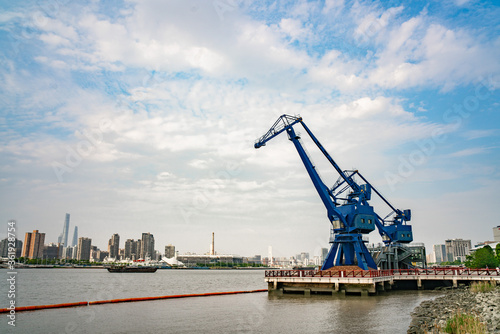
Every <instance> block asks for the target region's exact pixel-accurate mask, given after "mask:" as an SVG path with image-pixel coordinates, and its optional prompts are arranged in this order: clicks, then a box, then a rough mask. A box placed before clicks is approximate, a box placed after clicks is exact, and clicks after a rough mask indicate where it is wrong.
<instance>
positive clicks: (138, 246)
mask: <svg viewBox="0 0 500 334" xmlns="http://www.w3.org/2000/svg"><path fill="white" fill-rule="evenodd" d="M16 223H17V222H16ZM498 230H500V226H494V227H492V233H491V238H489V239H487V240H483V241H478V242H474V243H472V242H471V240H467V239H463V238H452V239H450V238H447V239H443V240H441V241H440V242H439V243H437V244H433V245H425V248H426V253H427V257H428V260H429V261H430V260H431V259H434V260H432V261H430V262H429V263H434V262H442V261H454V260H455V259H456V258H457V257H458V258H460V259H461V260H462V262H463V261H465V257H466V255H468V254H469V251H470V250H471V249H472V248H474V247H475V245H478V246H479V247H482V246H484V245H486V244H489V243H492V244H496V243H498V242H500V233H498ZM35 232H36V233H37V234H38V232H39V231H38V230H35V231H33V233H35ZM31 234H32V233H31V232H26V234H25V235H26V236H25V239H24V240H31ZM28 235H29V236H28ZM40 235H42V240H43V241H42V244H41V246H50V245H57V244H55V243H53V242H46V243H45V241H46V240H45V233H43V232H42V233H40ZM79 239H85V240H90V241H91V240H92V238H88V237H80V238H79ZM120 239H121V238H120V234H119V233H114V234H113V235H112V236H111V238H110V239H109V240H108V244H107V248H106V247H104V248H102V247H99V246H98V245H95V244H93V243H89V244H88V247H87V248H89V251H90V247H91V246H92V247H95V248H96V249H97V250H100V251H105V249H107V252H106V253H107V254H108V255H107V256H108V257H109V258H111V259H114V258H117V256H114V255H117V254H123V259H139V258H142V259H144V258H146V257H151V256H150V254H156V253H159V254H161V256H166V255H167V253H168V252H170V255H171V254H173V253H174V254H175V252H177V253H179V251H176V246H175V244H172V243H169V244H165V245H164V246H158V247H157V248H156V249H155V244H156V245H158V243H156V242H155V240H154V236H153V234H152V233H149V232H143V233H142V234H141V238H138V239H137V240H134V239H130V238H127V239H126V240H124V241H123V242H122V243H123V247H121V248H120ZM17 240H19V241H21V239H19V238H18V239H17ZM122 240H123V239H122ZM144 240H146V242H144ZM147 240H152V245H151V241H147ZM412 244H413V243H412ZM412 244H410V245H412ZM414 244H415V245H417V244H419V243H414ZM27 245H28V246H27V248H28V252H29V249H30V247H31V246H30V242H28V243H27ZM452 245H453V246H452ZM62 246H63V245H62V244H61V247H62ZM368 246H369V247H371V246H376V244H374V243H372V244H368ZM445 246H446V247H445ZM163 247H164V248H163ZM441 247H442V249H441ZM450 247H454V250H453V251H451V250H449V248H450ZM25 248H26V246H24V243H23V244H22V254H23V255H24V253H25V251H26V250H25ZM70 248H73V249H74V246H71V247H70ZM146 249H149V251H147V250H146ZM163 249H164V250H165V253H163V252H162V250H163ZM167 249H170V251H167ZM270 249H271V246H269V249H268V252H271V250H270ZM42 250H43V247H42V248H40V251H39V252H41V251H42ZM76 250H77V251H79V250H78V247H77V248H76ZM328 250H329V247H323V248H320V249H319V250H318V249H314V251H313V252H310V251H307V250H305V249H301V250H300V251H299V250H298V251H297V252H299V253H297V252H295V253H291V254H279V255H276V256H274V255H272V256H273V258H297V259H299V258H300V254H308V256H309V254H310V255H311V258H316V257H317V258H322V259H324V257H325V251H326V252H328ZM19 252H21V250H19ZM60 254H61V255H62V254H65V251H64V250H63V249H61V251H60ZM180 254H181V255H186V254H188V255H189V254H190V255H216V254H217V255H220V254H225V255H228V254H232V255H236V256H242V257H248V258H251V257H253V256H262V254H261V253H257V252H254V253H248V254H241V253H236V252H231V251H229V252H219V251H216V250H215V247H214V232H212V234H211V243H210V245H209V246H208V250H205V251H201V252H196V251H194V252H193V251H191V250H184V251H182V252H180ZM296 254H299V255H297V256H296ZM450 254H451V256H452V257H451V258H445V257H446V256H450ZM62 256H63V258H64V257H66V256H65V255H62ZM76 256H77V255H74V257H75V258H76ZM269 256H271V253H269ZM167 257H169V256H167ZM170 257H172V256H170ZM70 258H71V256H70ZM262 258H266V257H265V256H262Z"/></svg>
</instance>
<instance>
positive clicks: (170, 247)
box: [165, 245, 175, 259]
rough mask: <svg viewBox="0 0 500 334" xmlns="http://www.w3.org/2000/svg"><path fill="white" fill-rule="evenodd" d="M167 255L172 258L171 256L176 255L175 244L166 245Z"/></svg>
mask: <svg viewBox="0 0 500 334" xmlns="http://www.w3.org/2000/svg"><path fill="white" fill-rule="evenodd" d="M165 257H166V258H167V259H171V258H173V257H175V246H173V245H167V246H165Z"/></svg>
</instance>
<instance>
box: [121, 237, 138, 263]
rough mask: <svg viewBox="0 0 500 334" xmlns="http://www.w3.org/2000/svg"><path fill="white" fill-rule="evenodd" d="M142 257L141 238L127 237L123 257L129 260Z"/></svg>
mask: <svg viewBox="0 0 500 334" xmlns="http://www.w3.org/2000/svg"><path fill="white" fill-rule="evenodd" d="M140 257H141V239H137V241H135V240H134V239H127V240H126V241H125V248H124V249H123V258H124V259H129V260H137V259H138V258H140Z"/></svg>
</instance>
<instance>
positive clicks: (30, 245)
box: [22, 230, 45, 259]
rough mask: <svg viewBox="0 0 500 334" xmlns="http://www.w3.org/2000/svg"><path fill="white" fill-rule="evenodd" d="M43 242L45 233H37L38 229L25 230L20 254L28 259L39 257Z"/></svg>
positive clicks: (41, 252)
mask: <svg viewBox="0 0 500 334" xmlns="http://www.w3.org/2000/svg"><path fill="white" fill-rule="evenodd" d="M44 242H45V233H38V230H33V233H32V232H26V235H25V237H24V244H23V253H22V256H23V257H27V258H30V259H41V258H42V257H43V245H44Z"/></svg>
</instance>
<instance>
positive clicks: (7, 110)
mask: <svg viewBox="0 0 500 334" xmlns="http://www.w3.org/2000/svg"><path fill="white" fill-rule="evenodd" d="M0 6H1V10H0V45H1V48H0V50H2V51H1V54H0V77H1V80H0V86H1V89H0V111H1V116H0V126H1V129H2V137H1V139H0V143H1V146H0V156H1V159H0V170H1V174H0V184H1V188H0V189H1V201H2V204H3V206H2V210H1V212H0V220H1V221H4V222H5V223H6V222H7V220H9V219H16V220H17V221H18V233H19V235H20V236H21V237H22V236H23V235H24V233H25V232H26V231H29V230H33V229H39V230H40V231H42V232H45V233H46V240H47V241H48V242H55V241H56V240H57V236H58V235H59V234H60V233H61V231H62V225H63V222H64V215H65V213H66V212H69V213H71V215H72V216H71V227H70V229H71V230H72V229H73V226H74V225H78V226H79V232H80V236H87V237H91V238H92V239H93V244H95V245H96V246H98V247H100V248H102V249H105V248H106V245H107V240H108V239H109V238H110V237H111V235H112V234H113V233H119V234H120V236H121V238H122V240H125V239H128V238H134V239H136V238H139V237H140V235H141V233H142V232H151V233H153V234H154V235H155V238H156V242H157V249H159V250H161V251H163V249H164V246H165V245H166V244H168V243H172V244H174V245H176V247H177V250H179V251H180V252H181V253H182V252H187V251H192V252H206V251H208V244H209V242H210V237H211V235H210V233H211V232H215V233H216V243H217V245H216V249H217V250H218V251H219V252H225V253H237V254H241V255H248V256H251V255H253V254H262V255H266V254H267V248H268V246H269V245H272V246H273V251H274V255H275V256H290V255H294V254H296V253H298V252H301V251H308V252H310V253H312V254H316V255H317V254H319V249H320V248H321V247H327V246H328V235H329V222H328V220H327V218H326V212H325V209H324V208H323V207H322V204H321V201H320V200H319V197H318V196H317V195H316V193H315V191H314V188H313V186H312V184H311V182H310V180H309V179H308V176H307V173H306V172H305V169H304V167H303V166H302V164H301V162H300V159H299V157H298V155H297V153H296V151H295V149H294V148H293V145H291V144H290V143H289V142H288V141H287V140H286V137H285V135H283V136H282V137H281V136H280V137H277V138H275V139H273V140H272V142H270V143H269V144H268V145H267V146H266V147H265V148H261V149H259V150H255V149H254V148H253V142H254V140H255V139H257V138H258V137H260V136H261V135H262V134H264V133H265V132H266V131H267V130H268V129H269V127H270V126H271V125H272V124H273V123H274V121H275V120H276V119H277V118H278V117H279V116H280V115H281V114H285V113H286V114H292V115H294V114H300V115H301V116H302V117H303V118H304V121H305V122H306V124H307V125H308V126H309V128H310V129H311V130H312V131H313V132H314V133H315V135H316V136H317V137H318V138H319V140H320V141H321V142H322V143H323V145H324V146H325V147H326V148H327V150H328V151H329V152H330V154H331V155H332V156H333V157H334V159H335V160H336V161H337V163H338V164H339V165H340V166H341V167H342V168H343V169H350V168H357V169H359V170H360V171H361V173H362V174H363V175H364V176H365V177H367V178H368V179H369V180H370V181H371V183H372V184H374V185H375V186H376V187H377V188H378V189H379V190H380V191H382V193H383V194H384V195H385V196H386V197H387V198H388V199H389V200H390V201H391V202H392V203H393V204H394V205H395V206H396V207H398V208H401V209H405V208H411V209H412V211H413V222H412V225H413V229H414V236H415V241H418V242H424V243H425V244H426V246H427V247H431V246H432V244H438V243H443V242H444V240H445V239H449V238H464V239H472V241H473V243H475V242H479V241H485V240H491V239H492V238H493V235H492V228H493V227H494V226H497V225H500V221H499V220H498V217H499V216H500V209H499V205H498V195H497V192H498V189H499V188H500V173H499V169H498V165H499V160H500V159H499V157H500V154H499V147H500V130H499V124H500V116H499V108H500V106H499V102H500V93H499V88H500V61H499V59H500V34H499V32H500V19H499V17H500V7H499V6H498V5H497V4H496V3H495V2H493V1H473V0H470V1H467V0H455V1H452V0H449V1H429V2H423V1H404V2H400V1H383V2H382V1H381V2H379V1H355V2H349V1H339V0H334V1H294V2H288V1H267V2H256V3H254V2H253V1H238V0H234V1H233V0H215V1H182V2H180V1H88V2H78V3H74V2H71V1H66V0H59V1H48V2H43V4H42V3H41V2H35V1H33V2H29V1H25V2H11V1H1V2H0ZM306 145H307V141H306ZM308 147H309V152H310V153H311V155H312V156H313V159H314V161H315V162H316V164H317V166H318V169H319V170H320V171H321V175H322V176H323V177H324V178H325V181H326V182H327V184H328V183H332V182H334V181H335V179H336V178H337V175H335V174H334V171H333V170H331V168H329V167H328V165H327V164H326V161H323V159H322V158H321V156H320V155H319V154H318V153H319V152H315V150H314V148H313V147H312V146H308ZM374 204H376V205H378V204H379V203H377V202H376V201H375V202H374ZM377 208H378V209H377ZM376 209H377V211H379V212H380V214H381V215H385V213H387V209H386V208H385V207H383V206H380V207H379V206H377V207H376ZM5 234H6V228H5V231H1V230H0V237H1V236H2V235H5ZM379 240H380V238H379V237H378V235H377V233H376V232H373V233H372V234H370V242H378V241H379Z"/></svg>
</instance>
